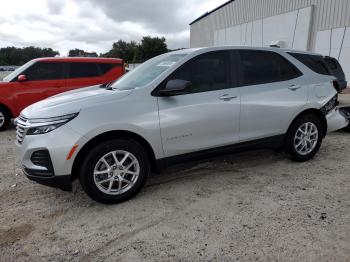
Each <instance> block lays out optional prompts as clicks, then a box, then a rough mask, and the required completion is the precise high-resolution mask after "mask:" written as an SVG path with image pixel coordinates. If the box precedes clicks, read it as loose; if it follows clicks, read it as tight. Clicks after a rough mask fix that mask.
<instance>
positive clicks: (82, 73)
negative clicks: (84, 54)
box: [68, 62, 101, 78]
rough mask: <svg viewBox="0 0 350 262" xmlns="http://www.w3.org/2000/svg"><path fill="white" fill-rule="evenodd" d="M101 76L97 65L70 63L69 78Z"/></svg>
mask: <svg viewBox="0 0 350 262" xmlns="http://www.w3.org/2000/svg"><path fill="white" fill-rule="evenodd" d="M100 75H101V72H100V69H99V67H98V66H97V64H96V63H83V62H72V63H69V73H68V78H85V77H98V76H100Z"/></svg>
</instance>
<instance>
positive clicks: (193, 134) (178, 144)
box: [158, 51, 240, 157]
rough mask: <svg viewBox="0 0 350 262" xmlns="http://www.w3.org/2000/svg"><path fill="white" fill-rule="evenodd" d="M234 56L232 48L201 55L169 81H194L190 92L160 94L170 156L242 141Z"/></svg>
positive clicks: (165, 143)
mask: <svg viewBox="0 0 350 262" xmlns="http://www.w3.org/2000/svg"><path fill="white" fill-rule="evenodd" d="M231 56H233V52H231V51H215V52H210V53H205V54H202V55H199V56H197V57H195V58H194V59H192V60H190V61H189V62H187V63H186V64H184V65H183V66H181V67H180V68H179V69H178V70H176V71H175V72H174V73H173V74H172V75H170V77H169V78H168V79H167V80H166V81H165V83H166V82H167V81H169V80H174V79H180V80H186V81H190V82H191V84H192V85H191V87H189V88H188V90H187V91H188V92H189V93H188V94H182V95H174V96H167V97H161V96H160V97H158V106H159V119H160V128H161V136H162V143H163V149H164V152H165V155H166V157H169V156H174V155H180V154H185V153H190V152H195V151H201V150H205V149H212V148H215V147H220V146H226V145H230V144H234V143H237V142H239V116H240V94H239V88H236V84H237V81H236V79H237V77H236V72H237V70H235V68H234V66H233V67H232V66H231V59H230V57H231ZM161 88H164V87H161Z"/></svg>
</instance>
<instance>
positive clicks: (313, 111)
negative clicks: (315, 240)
mask: <svg viewBox="0 0 350 262" xmlns="http://www.w3.org/2000/svg"><path fill="white" fill-rule="evenodd" d="M308 114H311V115H315V116H317V117H318V118H319V119H320V121H321V123H322V131H323V137H325V136H326V134H327V119H326V116H325V115H324V114H323V113H322V111H321V110H319V109H316V108H309V109H306V110H304V111H302V112H301V113H299V114H298V115H297V116H296V117H295V118H294V119H293V121H292V122H291V123H290V125H289V127H288V130H287V133H286V134H289V131H290V129H291V127H292V125H293V124H294V122H295V121H297V120H298V119H299V118H300V117H302V116H304V115H308Z"/></svg>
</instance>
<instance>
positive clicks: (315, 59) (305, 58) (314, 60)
mask: <svg viewBox="0 0 350 262" xmlns="http://www.w3.org/2000/svg"><path fill="white" fill-rule="evenodd" d="M289 54H290V55H291V56H293V57H294V58H296V59H298V60H299V61H300V62H302V63H303V64H304V65H306V66H307V67H308V68H310V69H311V70H312V71H314V72H316V73H318V74H321V75H330V74H331V73H330V72H329V69H328V67H327V65H326V63H325V61H324V59H323V57H322V56H319V55H308V54H299V53H289Z"/></svg>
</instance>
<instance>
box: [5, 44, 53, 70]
mask: <svg viewBox="0 0 350 262" xmlns="http://www.w3.org/2000/svg"><path fill="white" fill-rule="evenodd" d="M56 55H59V52H57V51H54V50H53V49H51V48H40V47H34V46H29V47H24V48H16V47H13V46H12V47H4V48H0V65H15V66H19V65H23V64H25V63H27V62H28V61H30V60H32V59H35V58H39V57H54V56H56Z"/></svg>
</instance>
